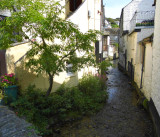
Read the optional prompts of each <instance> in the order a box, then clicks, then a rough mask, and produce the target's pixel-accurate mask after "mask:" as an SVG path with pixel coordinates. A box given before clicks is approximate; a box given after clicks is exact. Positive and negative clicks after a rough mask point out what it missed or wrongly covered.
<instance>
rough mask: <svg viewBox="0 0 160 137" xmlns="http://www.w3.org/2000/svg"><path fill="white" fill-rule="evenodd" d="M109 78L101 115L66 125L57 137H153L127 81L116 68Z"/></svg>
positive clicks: (144, 113) (148, 120)
mask: <svg viewBox="0 0 160 137" xmlns="http://www.w3.org/2000/svg"><path fill="white" fill-rule="evenodd" d="M108 72H109V74H108V82H107V84H108V92H109V99H108V101H107V103H106V105H105V107H104V109H103V110H102V111H100V112H99V113H97V114H96V115H94V116H92V117H90V118H84V119H83V120H80V121H78V122H75V123H72V124H69V125H65V127H63V128H62V129H60V131H61V133H60V134H59V135H57V137H154V135H153V125H152V122H151V120H150V118H149V115H148V114H147V112H146V111H145V110H144V109H142V108H139V107H138V106H136V103H135V102H136V97H135V96H136V95H135V92H134V91H133V88H132V87H131V85H129V84H128V83H129V79H128V78H127V76H125V75H123V73H122V72H120V71H119V70H118V69H117V68H110V69H109V71H108Z"/></svg>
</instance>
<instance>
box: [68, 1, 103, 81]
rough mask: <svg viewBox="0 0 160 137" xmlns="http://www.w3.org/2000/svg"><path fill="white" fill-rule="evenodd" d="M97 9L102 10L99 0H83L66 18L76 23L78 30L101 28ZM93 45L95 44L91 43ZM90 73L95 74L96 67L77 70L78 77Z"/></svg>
mask: <svg viewBox="0 0 160 137" xmlns="http://www.w3.org/2000/svg"><path fill="white" fill-rule="evenodd" d="M98 11H100V12H101V11H102V9H101V0H85V1H84V2H83V3H82V4H81V5H80V6H79V8H78V9H77V10H76V11H75V12H73V13H72V14H71V15H70V16H69V17H68V18H67V20H69V21H71V22H73V23H74V24H76V25H77V26H78V27H79V29H80V31H81V32H83V33H85V32H87V31H88V30H90V29H93V30H99V31H100V30H101V27H100V26H101V23H102V22H101V14H100V13H99V12H98ZM88 12H90V16H88V15H89V14H88ZM99 41H100V42H99V43H100V44H99V51H100V53H101V51H102V37H100V39H99ZM93 46H95V44H94V43H93ZM81 54H82V53H78V52H77V55H78V56H81ZM88 73H91V74H93V75H95V74H96V73H97V68H94V67H86V68H85V69H81V71H79V72H78V78H82V76H83V75H84V74H88Z"/></svg>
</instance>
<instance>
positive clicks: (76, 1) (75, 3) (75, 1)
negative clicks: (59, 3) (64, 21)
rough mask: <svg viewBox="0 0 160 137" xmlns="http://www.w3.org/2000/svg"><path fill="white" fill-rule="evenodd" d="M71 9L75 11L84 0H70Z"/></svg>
mask: <svg viewBox="0 0 160 137" xmlns="http://www.w3.org/2000/svg"><path fill="white" fill-rule="evenodd" d="M69 2H70V11H72V12H74V11H75V10H76V9H77V8H78V7H79V6H80V5H81V3H82V0H70V1H69Z"/></svg>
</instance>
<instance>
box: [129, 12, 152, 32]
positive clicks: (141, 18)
mask: <svg viewBox="0 0 160 137" xmlns="http://www.w3.org/2000/svg"><path fill="white" fill-rule="evenodd" d="M154 17H155V11H141V12H135V14H134V16H133V18H132V19H131V21H130V32H132V31H133V30H134V29H136V28H144V27H153V26H154Z"/></svg>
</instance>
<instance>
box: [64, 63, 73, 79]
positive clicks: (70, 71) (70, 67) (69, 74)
mask: <svg viewBox="0 0 160 137" xmlns="http://www.w3.org/2000/svg"><path fill="white" fill-rule="evenodd" d="M72 67H73V65H72V64H67V63H66V73H67V76H72V75H74V73H73V70H72Z"/></svg>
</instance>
